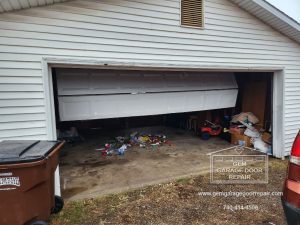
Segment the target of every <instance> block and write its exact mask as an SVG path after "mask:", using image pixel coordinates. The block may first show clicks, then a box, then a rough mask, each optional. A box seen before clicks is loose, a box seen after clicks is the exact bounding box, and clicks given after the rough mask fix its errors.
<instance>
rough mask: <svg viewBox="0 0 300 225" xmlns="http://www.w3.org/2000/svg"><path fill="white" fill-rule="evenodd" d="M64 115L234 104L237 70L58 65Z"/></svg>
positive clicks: (154, 112) (139, 113)
mask: <svg viewBox="0 0 300 225" xmlns="http://www.w3.org/2000/svg"><path fill="white" fill-rule="evenodd" d="M56 75H57V89H58V90H57V91H58V102H59V115H60V120H61V121H72V120H90V119H105V118H117V117H131V116H145V115H158V114H168V113H180V112H192V111H201V110H211V109H220V108H229V107H234V106H235V103H236V98H237V93H238V87H237V83H236V81H235V77H234V74H233V73H204V72H202V73H199V72H171V71H168V72H160V71H133V70H131V71H128V70H87V69H57V70H56Z"/></svg>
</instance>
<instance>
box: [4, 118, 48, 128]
mask: <svg viewBox="0 0 300 225" xmlns="http://www.w3.org/2000/svg"><path fill="white" fill-rule="evenodd" d="M0 126H1V130H15V129H30V128H45V127H46V123H45V121H43V120H42V121H28V122H27V121H26V122H10V123H0Z"/></svg>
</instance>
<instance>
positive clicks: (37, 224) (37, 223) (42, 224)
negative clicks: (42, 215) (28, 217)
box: [30, 220, 49, 225]
mask: <svg viewBox="0 0 300 225" xmlns="http://www.w3.org/2000/svg"><path fill="white" fill-rule="evenodd" d="M30 225H49V223H46V222H45V221H40V220H39V221H34V222H32V223H31V224H30Z"/></svg>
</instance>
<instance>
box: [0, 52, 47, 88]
mask: <svg viewBox="0 0 300 225" xmlns="http://www.w3.org/2000/svg"><path fill="white" fill-rule="evenodd" d="M1 55H2V54H1ZM1 84H43V80H42V78H41V77H29V76H28V77H21V76H20V77H18V76H2V75H0V85H1ZM0 91H1V90H0Z"/></svg>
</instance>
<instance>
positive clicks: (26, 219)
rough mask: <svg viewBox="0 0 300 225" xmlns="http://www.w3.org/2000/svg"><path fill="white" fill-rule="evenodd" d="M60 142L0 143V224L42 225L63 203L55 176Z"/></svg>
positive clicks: (61, 143) (61, 144)
mask: <svg viewBox="0 0 300 225" xmlns="http://www.w3.org/2000/svg"><path fill="white" fill-rule="evenodd" d="M63 144H64V143H63V142H57V141H2V142H0V225H44V224H47V223H46V221H47V220H48V219H49V216H50V214H51V213H57V212H59V211H60V210H61V209H62V207H63V200H62V198H60V197H59V196H55V194H54V173H55V170H56V168H57V165H58V152H59V150H60V149H61V147H62V146H63Z"/></svg>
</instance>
